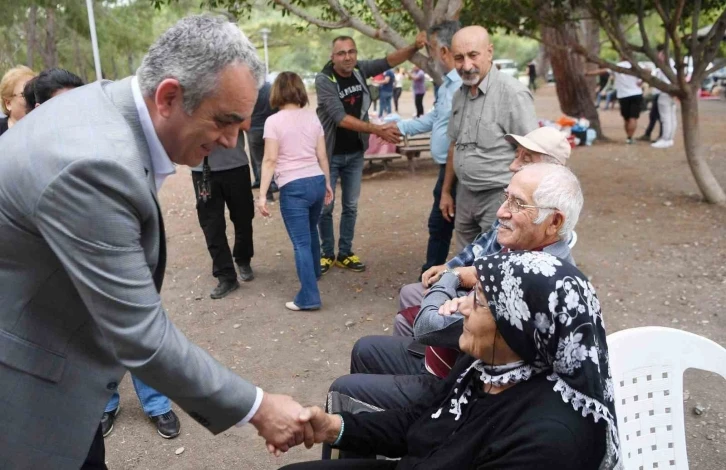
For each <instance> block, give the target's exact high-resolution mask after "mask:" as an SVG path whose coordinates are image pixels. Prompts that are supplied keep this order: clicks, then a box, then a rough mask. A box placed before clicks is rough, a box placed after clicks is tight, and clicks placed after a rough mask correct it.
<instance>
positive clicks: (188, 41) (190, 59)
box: [136, 15, 265, 114]
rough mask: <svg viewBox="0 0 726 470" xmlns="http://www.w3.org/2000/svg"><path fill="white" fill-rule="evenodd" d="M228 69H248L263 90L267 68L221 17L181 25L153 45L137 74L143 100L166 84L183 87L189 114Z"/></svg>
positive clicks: (194, 18) (190, 20) (192, 19)
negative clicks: (174, 81) (170, 81)
mask: <svg viewBox="0 0 726 470" xmlns="http://www.w3.org/2000/svg"><path fill="white" fill-rule="evenodd" d="M229 65H244V66H246V67H247V68H248V69H249V71H250V73H251V74H252V77H253V78H254V79H255V81H256V82H257V87H258V88H259V87H261V86H262V84H263V83H264V80H265V67H264V65H263V64H262V61H260V59H259V57H258V56H257V51H256V50H255V47H254V46H253V45H252V43H250V41H249V40H248V39H247V37H246V36H245V35H244V33H242V31H240V29H239V28H238V27H237V25H235V24H233V23H230V22H229V21H228V20H227V19H226V18H224V17H222V16H213V15H195V16H187V17H186V18H182V19H181V20H179V21H178V22H177V23H176V24H175V25H174V26H172V27H171V28H169V29H167V30H166V31H165V32H164V33H163V34H162V35H161V36H159V38H158V39H157V40H156V41H155V42H154V44H152V45H151V47H150V48H149V52H148V53H147V54H146V55H145V56H144V59H143V60H142V62H141V66H140V67H139V69H138V70H137V71H136V76H137V77H138V80H139V87H140V88H141V93H142V94H143V95H144V96H147V97H148V96H152V95H153V94H154V93H156V89H157V87H158V86H159V84H160V83H161V82H162V81H163V80H165V79H167V78H175V79H177V80H178V81H179V84H180V85H181V87H182V90H183V94H184V110H185V111H186V112H187V113H189V114H191V113H192V112H193V111H194V110H195V109H197V108H198V107H199V105H200V104H201V103H202V101H203V100H204V99H206V98H208V97H209V96H211V95H212V94H213V93H214V92H215V91H217V90H218V87H219V75H220V74H221V72H222V70H224V68H225V67H227V66H229Z"/></svg>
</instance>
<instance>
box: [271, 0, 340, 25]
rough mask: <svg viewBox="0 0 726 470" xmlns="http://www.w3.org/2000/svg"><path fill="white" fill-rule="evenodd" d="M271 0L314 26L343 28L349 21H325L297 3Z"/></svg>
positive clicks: (285, 0)
mask: <svg viewBox="0 0 726 470" xmlns="http://www.w3.org/2000/svg"><path fill="white" fill-rule="evenodd" d="M272 1H273V2H275V4H277V5H280V6H281V7H282V8H283V9H285V10H287V11H289V12H290V13H292V14H294V15H295V16H297V17H299V18H301V19H303V20H305V21H307V22H308V23H310V24H314V25H315V26H318V27H320V28H325V29H338V28H345V27H347V26H350V22H349V21H348V20H346V19H341V20H340V21H337V22H333V21H325V20H323V19H320V18H318V17H316V16H314V15H311V14H309V13H308V12H306V11H305V10H304V9H303V8H301V7H299V6H297V5H293V4H292V3H291V2H289V1H288V0H272Z"/></svg>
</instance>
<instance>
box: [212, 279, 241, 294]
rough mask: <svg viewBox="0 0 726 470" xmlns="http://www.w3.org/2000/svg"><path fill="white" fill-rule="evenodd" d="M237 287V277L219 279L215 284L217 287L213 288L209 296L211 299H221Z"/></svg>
mask: <svg viewBox="0 0 726 470" xmlns="http://www.w3.org/2000/svg"><path fill="white" fill-rule="evenodd" d="M238 288H239V282H237V279H223V280H221V281H219V284H217V287H215V288H214V290H213V291H212V293H211V294H210V295H209V296H210V297H211V298H213V299H222V298H224V297H227V295H228V294H229V293H230V292H232V291H235V290H237V289H238Z"/></svg>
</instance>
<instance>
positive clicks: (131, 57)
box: [128, 51, 136, 75]
mask: <svg viewBox="0 0 726 470" xmlns="http://www.w3.org/2000/svg"><path fill="white" fill-rule="evenodd" d="M128 64H129V75H134V74H136V69H134V53H133V52H131V51H129V55H128Z"/></svg>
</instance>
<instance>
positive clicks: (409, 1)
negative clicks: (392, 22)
mask: <svg viewBox="0 0 726 470" xmlns="http://www.w3.org/2000/svg"><path fill="white" fill-rule="evenodd" d="M401 5H403V8H404V9H405V10H406V11H407V12H408V14H409V15H411V18H413V22H414V23H416V26H418V28H419V29H426V28H428V26H429V25H428V23H427V17H426V15H425V14H424V12H423V10H421V9H420V8H419V7H418V4H417V3H416V0H401Z"/></svg>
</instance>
